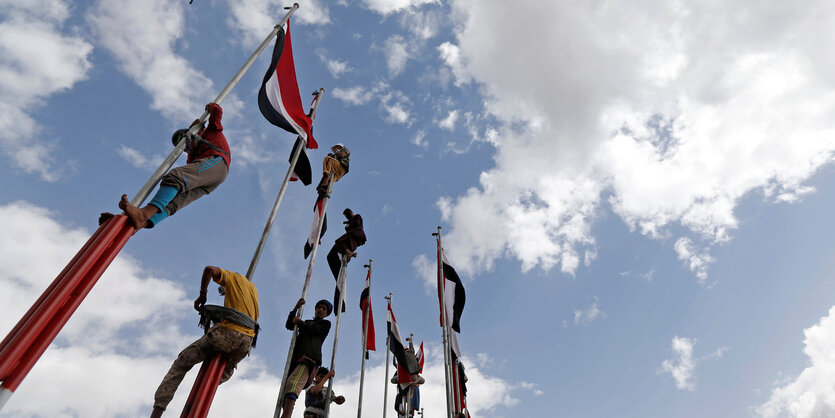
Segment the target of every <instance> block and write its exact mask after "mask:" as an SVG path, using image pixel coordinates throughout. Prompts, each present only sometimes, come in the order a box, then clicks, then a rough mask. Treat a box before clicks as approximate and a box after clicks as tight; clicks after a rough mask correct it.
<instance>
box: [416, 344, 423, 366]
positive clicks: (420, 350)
mask: <svg viewBox="0 0 835 418" xmlns="http://www.w3.org/2000/svg"><path fill="white" fill-rule="evenodd" d="M415 357H417V359H418V366H420V373H423V341H421V342H420V348H418V352H417V353H415Z"/></svg>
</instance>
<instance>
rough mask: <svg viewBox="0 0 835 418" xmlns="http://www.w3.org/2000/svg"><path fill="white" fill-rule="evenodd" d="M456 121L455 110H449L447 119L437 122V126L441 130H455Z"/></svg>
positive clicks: (456, 113)
mask: <svg viewBox="0 0 835 418" xmlns="http://www.w3.org/2000/svg"><path fill="white" fill-rule="evenodd" d="M457 120H458V111H457V110H450V111H449V113H448V114H447V117H445V118H443V119H441V120H440V121H438V126H439V127H440V128H441V129H446V130H448V131H454V130H455V122H456V121H457Z"/></svg>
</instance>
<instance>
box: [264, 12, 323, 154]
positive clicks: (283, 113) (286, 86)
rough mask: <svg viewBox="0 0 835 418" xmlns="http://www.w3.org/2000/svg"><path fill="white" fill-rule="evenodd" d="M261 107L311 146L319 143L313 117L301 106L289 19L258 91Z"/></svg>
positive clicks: (282, 30) (268, 118)
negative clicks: (315, 135)
mask: <svg viewBox="0 0 835 418" xmlns="http://www.w3.org/2000/svg"><path fill="white" fill-rule="evenodd" d="M258 108H259V109H261V114H262V115H264V117H265V118H267V120H268V121H269V122H270V123H272V124H273V125H275V126H278V127H279V128H281V129H284V130H286V131H288V132H293V133H297V134H298V135H299V136H300V137H302V138H303V139H304V140H305V141H306V142H307V147H308V148H310V149H316V148H318V147H319V145H318V144H316V140H315V139H313V132H312V128H313V121H312V120H311V119H310V117H309V116H308V115H307V113H306V112H305V111H304V109H303V108H302V99H301V96H300V95H299V84H298V81H297V80H296V67H295V65H294V64H293V46H292V43H291V42H290V21H289V20H288V21H287V23H285V26H284V27H281V28H279V30H278V35H277V36H276V40H275V47H274V48H273V57H272V61H270V67H269V68H268V69H267V73H266V74H265V75H264V81H263V82H261V89H260V90H259V91H258Z"/></svg>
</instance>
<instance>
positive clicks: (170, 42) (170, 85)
mask: <svg viewBox="0 0 835 418" xmlns="http://www.w3.org/2000/svg"><path fill="white" fill-rule="evenodd" d="M187 5H188V4H187V3H172V2H168V1H164V0H149V1H142V2H131V3H125V4H121V3H114V2H109V1H100V2H99V3H98V5H97V6H96V7H95V8H93V10H92V11H91V12H90V14H89V15H88V16H87V19H88V21H89V23H90V25H91V26H92V28H93V30H94V32H95V33H96V34H97V37H98V42H99V43H100V44H101V45H102V46H104V47H105V48H106V49H107V50H108V51H110V53H112V54H113V55H114V56H115V57H116V59H117V60H118V61H119V63H120V67H121V69H122V71H124V72H125V73H126V74H127V75H128V76H130V77H131V78H133V79H134V80H135V81H136V83H137V84H138V85H139V86H140V87H142V88H143V89H144V90H145V91H147V92H148V93H149V94H150V95H151V99H152V100H151V108H152V109H154V110H157V111H159V112H160V113H162V114H163V115H164V116H165V117H167V118H168V119H170V120H172V121H180V122H182V121H191V120H194V119H195V117H196V116H198V115H200V114H202V112H203V107H204V105H205V104H206V103H208V102H209V101H211V100H212V99H213V98H214V97H215V95H216V94H217V92H216V91H215V89H214V87H213V83H212V81H211V80H210V79H209V78H208V77H206V76H205V75H204V74H203V73H202V72H200V71H198V70H197V69H195V68H194V67H192V65H191V64H190V62H189V61H188V60H187V59H185V58H184V57H182V56H180V55H178V54H177V52H175V43H176V42H177V41H179V40H180V39H181V38H182V37H183V33H184V29H185V27H186V21H185V17H184V11H183V8H184V7H186V6H187ZM264 36H266V34H265V35H264ZM228 101H231V102H232V103H233V107H240V106H235V105H234V103H235V99H234V98H231V97H230V98H229V99H228ZM227 103H228V102H227ZM228 107H229V106H226V105H225V106H224V110H226V111H227V112H226V114H227V115H228V114H229V110H230V109H228Z"/></svg>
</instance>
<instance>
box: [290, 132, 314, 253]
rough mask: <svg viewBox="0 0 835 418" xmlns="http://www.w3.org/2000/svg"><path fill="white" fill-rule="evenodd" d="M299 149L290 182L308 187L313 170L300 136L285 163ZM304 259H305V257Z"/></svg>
mask: <svg viewBox="0 0 835 418" xmlns="http://www.w3.org/2000/svg"><path fill="white" fill-rule="evenodd" d="M299 147H301V149H302V150H301V151H300V152H299V159H298V160H297V161H296V165H295V166H293V173H292V174H290V181H298V180H301V181H302V184H304V185H305V186H308V185H310V183H311V182H312V181H313V169H312V168H310V159H309V158H307V147H306V146H304V139H302V137H301V136H300V137H298V138H296V143H295V144H293V151H292V152H290V156H289V157H288V159H287V162H289V163H292V162H293V154H295V153H296V148H299ZM305 258H307V257H306V256H305Z"/></svg>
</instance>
